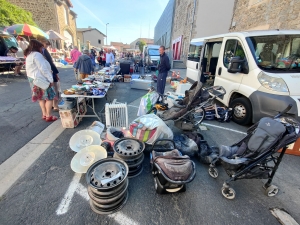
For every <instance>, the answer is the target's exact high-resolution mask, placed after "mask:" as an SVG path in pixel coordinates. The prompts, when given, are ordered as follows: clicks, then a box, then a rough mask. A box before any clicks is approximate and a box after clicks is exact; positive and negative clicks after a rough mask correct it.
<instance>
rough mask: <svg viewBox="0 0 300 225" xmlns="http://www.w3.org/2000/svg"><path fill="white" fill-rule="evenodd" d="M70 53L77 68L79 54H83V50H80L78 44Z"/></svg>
mask: <svg viewBox="0 0 300 225" xmlns="http://www.w3.org/2000/svg"><path fill="white" fill-rule="evenodd" d="M70 55H71V60H72V63H73V67H74V68H75V67H76V65H75V64H76V62H77V60H78V58H79V56H81V52H80V51H78V47H77V46H74V47H73V50H72V51H71V53H70Z"/></svg>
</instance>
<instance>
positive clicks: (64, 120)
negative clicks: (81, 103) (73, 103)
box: [59, 108, 81, 128]
mask: <svg viewBox="0 0 300 225" xmlns="http://www.w3.org/2000/svg"><path fill="white" fill-rule="evenodd" d="M76 115H77V110H76V109H74V108H73V109H68V110H59V116H60V119H61V124H62V126H63V128H74V127H77V125H78V124H79V122H80V120H81V118H76Z"/></svg>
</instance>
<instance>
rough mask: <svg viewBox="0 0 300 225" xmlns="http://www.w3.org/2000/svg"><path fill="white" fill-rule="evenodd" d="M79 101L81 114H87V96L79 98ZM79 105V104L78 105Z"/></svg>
mask: <svg viewBox="0 0 300 225" xmlns="http://www.w3.org/2000/svg"><path fill="white" fill-rule="evenodd" d="M78 102H79V114H80V115H85V114H86V112H87V107H86V100H85V98H78ZM76 107H77V106H76Z"/></svg>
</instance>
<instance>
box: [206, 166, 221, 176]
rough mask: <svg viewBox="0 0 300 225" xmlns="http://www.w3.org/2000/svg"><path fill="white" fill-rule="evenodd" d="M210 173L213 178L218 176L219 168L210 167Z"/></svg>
mask: <svg viewBox="0 0 300 225" xmlns="http://www.w3.org/2000/svg"><path fill="white" fill-rule="evenodd" d="M208 173H209V175H210V176H211V177H212V178H217V177H218V176H219V173H218V170H217V169H216V168H214V167H210V168H209V169H208Z"/></svg>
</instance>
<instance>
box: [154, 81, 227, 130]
mask: <svg viewBox="0 0 300 225" xmlns="http://www.w3.org/2000/svg"><path fill="white" fill-rule="evenodd" d="M225 94H226V91H225V89H224V88H223V87H221V86H213V87H209V88H202V83H201V82H195V83H194V84H193V85H192V87H191V88H190V89H189V90H188V91H186V93H185V97H184V99H183V100H181V101H179V102H178V104H174V106H173V107H172V108H170V109H168V110H166V111H164V112H163V113H161V114H159V113H158V114H157V115H158V116H159V117H160V118H161V119H162V120H164V121H167V120H173V121H174V125H175V126H176V127H177V128H179V129H181V130H197V126H198V125H199V124H200V123H201V122H202V121H203V119H204V118H205V108H206V107H209V106H212V105H213V102H214V100H215V99H216V98H220V99H223V97H224V95H225Z"/></svg>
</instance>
